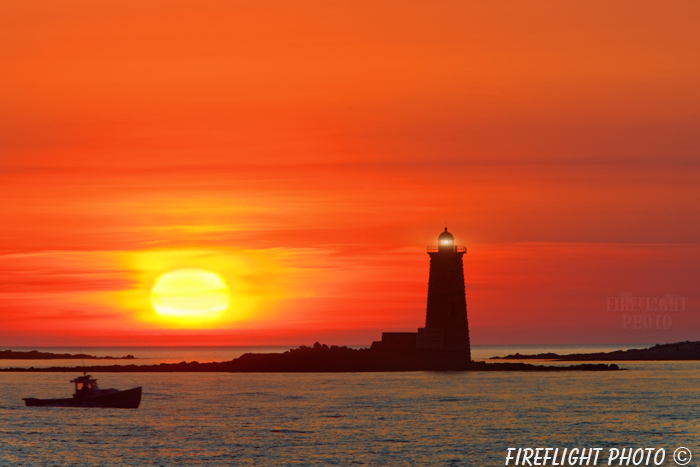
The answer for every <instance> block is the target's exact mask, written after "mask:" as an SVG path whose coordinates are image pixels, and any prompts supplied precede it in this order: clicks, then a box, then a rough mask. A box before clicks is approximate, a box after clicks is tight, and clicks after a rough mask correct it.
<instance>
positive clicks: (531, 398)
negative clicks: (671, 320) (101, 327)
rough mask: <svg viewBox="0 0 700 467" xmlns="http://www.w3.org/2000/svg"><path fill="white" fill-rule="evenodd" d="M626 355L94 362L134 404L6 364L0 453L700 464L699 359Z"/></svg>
mask: <svg viewBox="0 0 700 467" xmlns="http://www.w3.org/2000/svg"><path fill="white" fill-rule="evenodd" d="M85 350H87V349H85ZM132 350H133V351H132V352H129V353H134V354H135V355H136V353H135V351H136V349H132ZM172 350H173V349H170V351H172ZM489 350H490V349H489ZM522 350H524V349H522V348H521V349H520V351H521V353H523V352H522ZM153 351H154V352H156V350H153ZM516 351H517V350H516ZM189 352H193V353H192V354H190V353H189ZM185 354H187V355H194V354H196V349H191V348H190V349H189V350H187V349H184V350H182V351H181V353H178V354H177V355H178V357H177V358H182V359H186V360H188V361H189V360H191V358H184V357H183V355H185ZM151 356H152V357H157V355H156V354H153V355H151ZM161 356H162V355H161ZM195 359H196V358H195ZM201 360H202V361H204V360H205V359H201ZM15 363H16V362H15ZM621 366H623V367H626V368H630V371H621V372H612V373H584V372H582V373H558V374H534V373H517V372H503V373H478V372H470V373H459V372H410V373H343V374H318V373H317V374H313V373H312V374H293V373H283V374H256V373H253V374H240V373H239V374H229V373H204V374H202V373H157V374H153V373H121V374H120V373H106V374H97V375H95V376H97V378H98V382H99V383H100V385H101V387H103V388H108V387H115V388H118V389H127V388H131V387H135V386H143V388H144V394H143V400H142V403H141V407H140V408H139V409H136V410H125V409H70V408H30V407H25V406H24V404H23V401H22V400H21V398H22V397H39V398H48V397H63V396H68V395H69V394H71V393H72V385H71V384H70V383H69V382H68V380H69V379H71V378H72V377H73V376H74V375H73V374H71V373H32V374H30V373H0V466H54V465H56V466H59V465H60V466H64V465H71V466H84V465H85V466H87V465H90V466H117V465H119V466H121V465H134V466H140V465H164V466H165V465H182V466H191V465H207V466H209V465H213V466H218V465H222V466H223V465H259V466H268V465H269V466H287V465H314V466H316V465H318V466H325V465H369V466H373V465H389V466H394V465H396V466H413V465H415V466H423V465H427V466H433V465H434V466H462V465H464V466H496V465H504V461H505V454H506V449H507V448H508V447H515V448H518V447H522V448H525V447H559V448H563V447H568V448H574V447H602V448H605V450H607V449H608V448H611V447H617V448H622V447H634V448H638V447H642V448H644V447H654V448H657V449H658V448H664V449H666V452H667V458H666V461H665V462H664V463H663V465H676V464H675V463H674V462H673V461H672V459H671V458H670V454H671V453H672V452H673V450H674V449H675V448H676V447H679V446H685V447H688V448H689V449H691V451H692V452H693V453H694V455H695V457H694V459H693V461H692V463H691V464H689V465H692V466H696V465H698V462H697V461H698V459H700V447H699V444H698V443H699V442H700V439H699V437H698V433H700V421H699V420H700V407H699V404H698V402H699V401H700V371H699V370H700V363H699V362H629V363H624V364H622V365H621ZM606 461H607V458H606V459H605V460H602V459H601V460H599V462H598V465H603V464H605V465H607V463H606ZM511 464H512V462H511Z"/></svg>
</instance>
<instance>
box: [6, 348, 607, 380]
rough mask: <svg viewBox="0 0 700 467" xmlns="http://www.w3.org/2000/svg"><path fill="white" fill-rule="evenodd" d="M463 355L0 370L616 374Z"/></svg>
mask: <svg viewBox="0 0 700 467" xmlns="http://www.w3.org/2000/svg"><path fill="white" fill-rule="evenodd" d="M466 355H467V354H465V353H463V352H459V351H457V352H455V351H442V350H438V351H402V352H387V351H376V350H370V349H351V348H349V347H338V346H330V347H329V346H327V345H322V344H319V343H318V342H317V343H316V344H314V346H313V347H307V346H301V347H299V348H296V349H290V350H288V351H286V352H284V353H266V354H262V353H247V354H244V355H242V356H240V357H238V358H236V359H233V360H231V361H227V362H213V363H199V362H196V361H192V362H180V363H174V364H168V363H161V364H158V365H133V364H132V365H109V366H107V365H105V366H80V367H73V368H68V367H51V368H34V367H31V368H3V369H0V372H36V373H50V372H61V373H73V372H91V373H191V372H219V373H221V372H225V373H353V372H358V373H360V372H362V373H365V372H397V371H527V372H532V371H534V372H562V371H618V370H620V368H619V367H618V366H617V365H615V364H610V365H605V364H580V365H569V366H543V365H531V364H527V363H486V362H472V361H469V360H468V359H467V358H466Z"/></svg>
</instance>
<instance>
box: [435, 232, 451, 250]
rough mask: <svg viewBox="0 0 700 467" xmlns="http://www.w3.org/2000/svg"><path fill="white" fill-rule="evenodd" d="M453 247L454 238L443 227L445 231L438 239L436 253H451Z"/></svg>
mask: <svg viewBox="0 0 700 467" xmlns="http://www.w3.org/2000/svg"><path fill="white" fill-rule="evenodd" d="M454 246H455V238H454V237H453V236H452V234H451V233H449V232H448V231H447V227H445V231H444V232H443V233H441V234H440V236H439V237H438V251H452V250H454Z"/></svg>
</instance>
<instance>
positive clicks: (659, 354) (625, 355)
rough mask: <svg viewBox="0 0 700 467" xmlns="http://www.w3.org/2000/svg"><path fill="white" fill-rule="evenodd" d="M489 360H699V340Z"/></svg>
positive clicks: (517, 355) (511, 356)
mask: <svg viewBox="0 0 700 467" xmlns="http://www.w3.org/2000/svg"><path fill="white" fill-rule="evenodd" d="M489 360H549V361H555V362H577V361H578V362H581V361H587V362H596V361H602V362H611V361H682V360H700V341H694V342H690V341H685V342H676V343H673V344H656V345H655V346H653V347H648V348H646V349H629V350H615V351H614V352H595V353H576V354H568V355H559V354H556V353H552V352H549V353H540V354H534V355H520V354H519V353H516V354H513V355H506V356H505V357H491V358H490V359H489Z"/></svg>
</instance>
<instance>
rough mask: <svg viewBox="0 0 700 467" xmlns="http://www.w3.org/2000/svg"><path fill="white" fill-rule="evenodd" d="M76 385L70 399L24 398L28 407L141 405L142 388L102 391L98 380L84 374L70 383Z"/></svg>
mask: <svg viewBox="0 0 700 467" xmlns="http://www.w3.org/2000/svg"><path fill="white" fill-rule="evenodd" d="M70 382H71V383H75V394H73V397H71V398H69V399H36V398H34V397H26V398H22V400H23V401H24V402H25V403H26V405H27V407H108V408H114V409H136V408H138V406H139V404H140V403H141V386H139V387H137V388H133V389H127V390H125V391H119V390H118V389H100V388H98V387H97V380H96V379H94V378H92V377H91V376H90V375H88V374H86V373H83V376H79V377H77V378H75V379H72V380H71V381H70Z"/></svg>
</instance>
